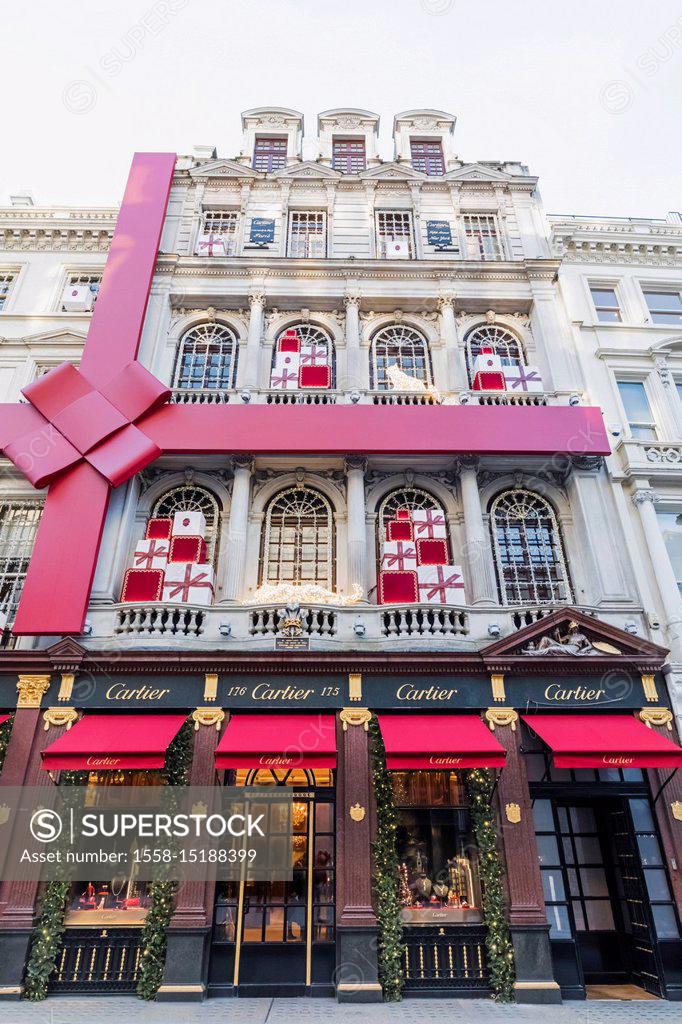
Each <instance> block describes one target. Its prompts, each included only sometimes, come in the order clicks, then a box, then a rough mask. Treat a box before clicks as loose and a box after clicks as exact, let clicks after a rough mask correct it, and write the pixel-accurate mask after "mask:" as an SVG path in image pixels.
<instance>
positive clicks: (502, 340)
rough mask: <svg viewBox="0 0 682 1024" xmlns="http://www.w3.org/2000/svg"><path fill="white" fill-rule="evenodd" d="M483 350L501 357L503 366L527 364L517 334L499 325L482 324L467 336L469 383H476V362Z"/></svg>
mask: <svg viewBox="0 0 682 1024" xmlns="http://www.w3.org/2000/svg"><path fill="white" fill-rule="evenodd" d="M482 348H491V349H492V350H493V352H494V353H495V354H496V355H497V356H499V357H500V360H501V362H502V365H503V366H519V365H520V364H521V363H525V361H526V357H525V354H524V351H523V346H522V344H521V342H520V341H519V339H518V338H517V337H516V335H515V334H512V332H511V331H508V330H507V329H506V328H505V327H499V326H498V325H497V324H480V325H479V326H478V327H474V328H473V329H472V330H470V331H469V333H468V334H467V336H466V358H467V370H468V371H469V383H470V384H473V381H474V360H475V359H476V356H477V355H479V353H480V351H481V349H482Z"/></svg>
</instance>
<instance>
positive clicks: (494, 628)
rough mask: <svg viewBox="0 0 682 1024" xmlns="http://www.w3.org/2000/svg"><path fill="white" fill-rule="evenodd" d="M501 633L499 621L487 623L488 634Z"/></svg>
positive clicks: (495, 634) (497, 634)
mask: <svg viewBox="0 0 682 1024" xmlns="http://www.w3.org/2000/svg"><path fill="white" fill-rule="evenodd" d="M500 633H501V630H500V626H499V623H497V622H490V623H489V624H488V636H499V635H500Z"/></svg>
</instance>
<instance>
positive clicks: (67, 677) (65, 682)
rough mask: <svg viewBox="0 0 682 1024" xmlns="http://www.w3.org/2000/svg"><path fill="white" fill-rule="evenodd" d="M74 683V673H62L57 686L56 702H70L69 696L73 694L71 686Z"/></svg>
mask: <svg viewBox="0 0 682 1024" xmlns="http://www.w3.org/2000/svg"><path fill="white" fill-rule="evenodd" d="M75 681H76V673H75V672H62V678H61V682H60V684H59V693H58V694H57V700H71V694H72V693H73V684H74V683H75Z"/></svg>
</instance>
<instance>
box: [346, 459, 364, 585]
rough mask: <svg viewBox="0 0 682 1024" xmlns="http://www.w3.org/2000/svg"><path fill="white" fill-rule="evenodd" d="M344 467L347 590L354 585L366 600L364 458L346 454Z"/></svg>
mask: <svg viewBox="0 0 682 1024" xmlns="http://www.w3.org/2000/svg"><path fill="white" fill-rule="evenodd" d="M345 468H346V500H347V502H348V592H349V594H352V593H353V590H354V589H356V588H357V587H359V588H360V590H361V592H362V600H363V601H366V600H367V529H366V513H365V469H366V468H367V460H366V459H363V458H361V457H359V456H349V457H348V458H347V459H346V463H345Z"/></svg>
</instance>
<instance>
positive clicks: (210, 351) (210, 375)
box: [174, 323, 238, 391]
mask: <svg viewBox="0 0 682 1024" xmlns="http://www.w3.org/2000/svg"><path fill="white" fill-rule="evenodd" d="M237 347H238V346H237V336H236V334H235V333H234V331H232V330H230V328H229V327H226V326H225V324H216V323H213V324H197V325H196V327H192V328H191V329H190V330H189V331H187V333H186V334H185V336H184V337H183V339H182V341H181V342H180V349H179V351H178V360H177V365H176V368H175V382H174V387H176V388H181V389H182V390H184V391H197V390H199V389H201V388H210V389H217V390H223V391H224V390H227V389H228V388H233V387H234V382H235V377H236V373H237Z"/></svg>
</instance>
